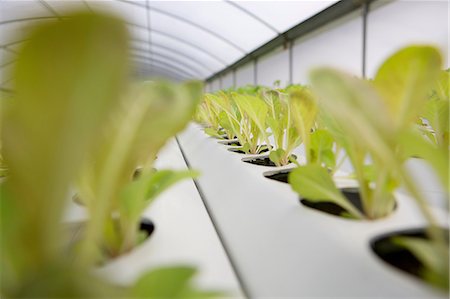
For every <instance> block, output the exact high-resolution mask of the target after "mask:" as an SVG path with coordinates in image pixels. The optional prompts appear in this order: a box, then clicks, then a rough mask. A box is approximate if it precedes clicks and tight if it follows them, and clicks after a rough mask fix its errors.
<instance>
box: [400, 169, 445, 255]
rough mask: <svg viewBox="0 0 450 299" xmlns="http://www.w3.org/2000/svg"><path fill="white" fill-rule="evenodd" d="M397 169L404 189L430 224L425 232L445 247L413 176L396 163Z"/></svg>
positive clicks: (440, 233) (443, 239) (443, 238)
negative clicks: (414, 200)
mask: <svg viewBox="0 0 450 299" xmlns="http://www.w3.org/2000/svg"><path fill="white" fill-rule="evenodd" d="M397 169H398V170H399V174H400V176H401V178H402V179H403V183H404V184H405V187H406V189H407V190H408V191H409V193H410V194H411V196H412V197H413V198H415V199H416V202H417V204H418V205H419V208H420V210H421V211H422V214H423V215H424V217H425V219H426V220H427V221H428V223H429V224H430V227H428V228H427V233H428V235H429V237H430V239H431V240H433V241H435V242H436V244H437V245H438V246H440V247H442V248H445V247H447V245H446V244H447V242H446V240H445V237H444V236H443V234H442V232H441V231H440V229H439V226H438V223H437V222H436V219H435V218H434V216H433V214H432V212H431V210H430V208H429V206H428V204H427V201H426V200H425V198H424V197H423V194H422V192H420V191H419V190H418V189H417V187H416V183H415V182H414V180H413V178H412V177H411V175H410V174H409V172H408V170H407V169H405V167H404V166H402V165H397Z"/></svg>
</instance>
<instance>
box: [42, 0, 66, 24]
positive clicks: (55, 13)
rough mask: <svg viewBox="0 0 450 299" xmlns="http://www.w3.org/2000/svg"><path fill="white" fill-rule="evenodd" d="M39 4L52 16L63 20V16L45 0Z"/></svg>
mask: <svg viewBox="0 0 450 299" xmlns="http://www.w3.org/2000/svg"><path fill="white" fill-rule="evenodd" d="M39 3H41V4H42V6H44V7H45V8H46V9H47V10H48V11H49V12H50V13H51V14H52V15H54V16H55V17H57V18H58V20H61V16H60V15H59V14H58V13H57V12H56V10H54V9H53V7H52V6H51V5H50V3H47V1H45V0H39Z"/></svg>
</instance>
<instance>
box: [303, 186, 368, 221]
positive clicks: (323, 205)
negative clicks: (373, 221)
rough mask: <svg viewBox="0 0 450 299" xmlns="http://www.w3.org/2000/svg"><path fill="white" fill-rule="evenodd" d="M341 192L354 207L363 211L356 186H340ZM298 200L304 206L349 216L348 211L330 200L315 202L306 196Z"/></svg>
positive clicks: (336, 214)
mask: <svg viewBox="0 0 450 299" xmlns="http://www.w3.org/2000/svg"><path fill="white" fill-rule="evenodd" d="M341 192H342V194H343V195H344V196H345V197H346V198H347V199H348V201H349V202H350V203H351V204H352V205H353V206H354V207H355V208H357V209H358V210H359V211H361V212H362V213H364V211H363V207H362V201H361V197H360V194H359V189H358V188H342V189H341ZM300 202H301V203H302V204H303V205H304V206H307V207H308V208H311V209H315V210H319V211H321V212H324V213H327V214H331V215H335V216H340V217H346V218H348V217H349V213H348V212H347V210H346V209H344V208H342V207H341V206H339V205H337V204H335V203H332V202H328V201H319V202H317V201H311V200H308V199H307V198H300Z"/></svg>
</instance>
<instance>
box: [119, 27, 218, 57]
mask: <svg viewBox="0 0 450 299" xmlns="http://www.w3.org/2000/svg"><path fill="white" fill-rule="evenodd" d="M125 23H126V24H127V25H129V26H134V27H138V28H141V29H144V30H148V28H146V27H145V26H141V25H138V24H134V23H130V22H125ZM151 32H154V33H157V34H160V35H163V36H165V37H168V38H171V39H173V40H176V41H177V42H180V43H182V44H184V45H188V46H190V47H191V48H193V49H196V50H197V51H199V52H202V53H203V54H206V55H207V56H209V57H211V58H213V59H214V60H216V61H218V62H220V63H221V64H223V65H227V62H226V61H224V60H222V59H221V58H220V57H218V56H216V55H214V54H212V53H210V52H208V51H206V50H205V49H203V48H201V47H200V46H198V45H196V44H193V43H191V42H189V41H187V40H185V39H182V38H179V37H178V36H175V35H172V34H169V33H167V32H164V31H161V30H157V29H151Z"/></svg>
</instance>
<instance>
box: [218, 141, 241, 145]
mask: <svg viewBox="0 0 450 299" xmlns="http://www.w3.org/2000/svg"><path fill="white" fill-rule="evenodd" d="M219 143H220V144H223V145H228V146H242V144H241V143H240V142H239V141H237V140H226V141H219Z"/></svg>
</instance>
